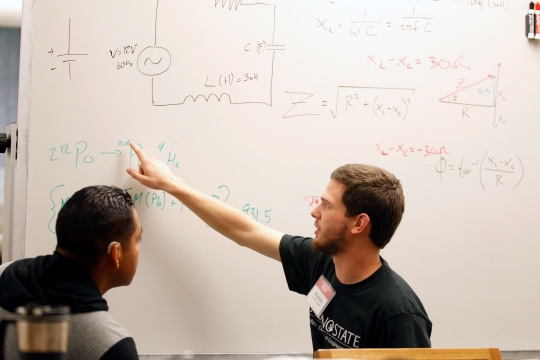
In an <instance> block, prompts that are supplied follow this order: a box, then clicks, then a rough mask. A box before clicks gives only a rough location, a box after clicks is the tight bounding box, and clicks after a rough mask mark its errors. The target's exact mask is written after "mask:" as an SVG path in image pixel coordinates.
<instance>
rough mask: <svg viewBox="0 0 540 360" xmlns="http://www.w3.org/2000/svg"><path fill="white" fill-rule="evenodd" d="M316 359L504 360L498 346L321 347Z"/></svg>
mask: <svg viewBox="0 0 540 360" xmlns="http://www.w3.org/2000/svg"><path fill="white" fill-rule="evenodd" d="M313 357H314V358H316V359H362V360H413V359H414V360H502V357H501V352H500V351H499V349H496V348H464V349H460V348H448V349H433V348H427V349H321V350H317V351H316V352H315V354H314V355H313Z"/></svg>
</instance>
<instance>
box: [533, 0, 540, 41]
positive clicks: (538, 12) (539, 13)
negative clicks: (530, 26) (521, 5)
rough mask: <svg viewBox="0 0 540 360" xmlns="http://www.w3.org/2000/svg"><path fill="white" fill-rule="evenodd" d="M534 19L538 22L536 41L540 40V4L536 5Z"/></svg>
mask: <svg viewBox="0 0 540 360" xmlns="http://www.w3.org/2000/svg"><path fill="white" fill-rule="evenodd" d="M534 18H535V20H536V26H535V35H534V38H535V39H536V40H540V3H538V2H537V3H536V6H535V10H534Z"/></svg>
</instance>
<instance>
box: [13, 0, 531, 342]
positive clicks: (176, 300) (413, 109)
mask: <svg viewBox="0 0 540 360" xmlns="http://www.w3.org/2000/svg"><path fill="white" fill-rule="evenodd" d="M527 9H528V2H526V1H512V2H510V1H507V0H489V1H485V0H475V1H472V0H463V1H461V0H439V1H436V0H400V1H397V0H395V1H388V0H387V1H369V0H357V1H345V0H326V1H322V0H316V1H314V0H309V1H308V0H286V1H285V0H271V1H267V2H264V3H260V2H248V1H241V0H199V1H186V0H184V1H180V0H144V1H142V0H116V1H104V0H93V1H82V0H77V1H74V0H72V1H67V0H47V1H39V0H34V1H33V2H32V1H30V2H25V9H24V15H23V49H22V51H23V54H25V57H24V58H23V60H24V59H26V60H25V61H26V63H25V64H26V65H25V66H22V67H21V69H22V70H21V76H22V84H21V86H22V90H21V94H22V95H21V96H22V100H23V102H22V103H23V108H22V109H21V110H22V111H20V114H21V115H20V118H19V135H20V139H19V142H20V143H19V150H20V154H19V157H20V161H21V162H22V163H23V164H27V166H26V167H25V169H26V170H27V171H26V172H25V171H22V172H21V174H19V176H21V179H22V180H21V181H22V182H20V184H23V185H24V184H25V185H26V187H25V189H24V190H25V191H21V190H20V189H19V191H18V193H17V196H19V199H20V201H19V202H18V204H19V211H24V212H25V214H26V220H25V221H26V222H25V224H26V225H25V228H24V232H25V233H26V235H25V238H24V252H25V256H29V257H32V256H36V255H39V254H47V253H50V252H51V251H52V249H53V248H54V246H55V234H54V223H55V220H56V213H57V212H58V210H59V209H60V207H61V206H62V203H63V202H64V201H66V199H67V198H68V197H69V196H70V195H71V194H73V192H75V191H76V190H78V189H80V188H82V187H84V186H87V185H92V184H112V185H116V186H119V187H122V188H124V189H129V190H128V191H129V192H130V193H131V194H132V195H133V196H134V199H135V202H136V208H137V211H138V212H139V216H140V219H141V222H142V225H143V228H144V234H143V243H142V248H141V254H140V261H139V269H138V272H137V275H136V277H135V280H134V282H133V284H132V285H131V286H129V287H127V288H121V289H113V290H111V291H110V292H109V293H107V294H106V299H107V300H108V302H109V305H110V308H111V313H112V314H113V316H114V317H115V318H116V319H117V320H118V321H119V322H120V323H122V324H123V325H124V326H125V327H126V328H128V329H129V330H130V331H131V332H132V333H133V336H134V338H135V340H136V343H137V346H138V349H139V351H140V352H141V353H175V352H181V351H184V350H188V349H189V350H191V351H195V352H210V353H214V352H223V353H227V352H282V353H289V352H304V353H305V352H310V351H311V341H310V335H309V321H308V306H307V304H306V303H305V300H304V297H303V296H300V295H298V294H295V293H292V292H289V291H288V290H287V285H286V282H285V278H284V275H283V271H282V269H281V265H280V264H279V263H278V262H275V261H273V260H270V259H266V258H264V257H262V256H260V255H258V254H256V253H253V252H251V251H249V250H247V249H245V248H241V247H239V246H237V245H235V244H234V243H232V242H230V241H228V240H226V239H224V238H222V237H221V236H220V235H217V234H216V233H215V232H214V231H213V230H211V229H210V228H208V227H207V226H206V225H205V224H204V223H203V222H201V221H200V220H199V219H198V218H196V216H194V215H193V213H191V212H190V211H189V210H188V209H186V208H185V207H183V205H182V204H181V203H179V202H178V201H177V200H175V199H173V198H171V197H170V196H169V195H167V194H165V193H163V192H160V191H152V190H149V189H147V188H144V187H142V186H140V185H138V184H137V183H135V182H134V181H133V180H132V179H130V178H129V177H128V176H127V174H126V173H125V169H126V168H127V167H130V166H131V167H134V166H136V165H137V161H136V157H135V156H134V154H133V153H131V152H130V151H129V147H128V141H129V140H132V141H134V142H136V143H137V144H139V146H141V147H142V148H143V150H144V151H145V152H146V153H147V154H148V155H149V156H152V157H156V158H159V159H161V160H163V161H165V162H167V163H168V165H169V166H170V167H171V168H172V170H173V171H174V173H175V174H177V175H178V176H181V177H182V178H183V179H184V180H185V181H186V182H187V183H188V184H190V185H192V186H194V187H195V188H197V189H199V190H201V191H203V192H205V193H207V194H209V195H211V196H214V197H216V198H217V199H219V200H220V201H223V202H226V203H227V204H230V205H231V206H233V207H235V208H238V209H240V210H243V211H245V212H246V213H247V214H248V216H252V217H254V218H256V219H257V220H258V221H260V222H262V223H265V224H267V225H268V226H271V227H273V228H275V229H278V230H280V231H283V232H285V233H290V234H295V235H305V236H311V235H312V234H313V231H314V226H313V219H312V218H311V217H310V211H311V209H312V207H313V206H315V204H316V203H317V202H318V200H319V198H318V196H320V194H321V193H322V191H323V190H324V188H325V186H326V184H327V182H328V180H329V176H330V173H331V171H333V170H334V169H335V168H336V167H338V166H340V165H343V164H346V163H366V164H373V165H377V166H380V167H382V168H384V169H387V170H388V171H390V172H392V173H394V174H395V175H396V176H397V177H398V178H399V179H400V180H401V181H402V183H403V187H404V191H405V196H406V210H405V214H404V217H403V220H402V223H401V225H400V227H399V228H398V230H397V232H396V234H395V236H394V238H393V240H392V241H391V243H390V244H389V245H388V247H387V248H386V249H384V250H383V251H382V256H383V257H384V258H385V260H387V261H388V262H389V264H390V266H391V267H392V268H393V269H394V270H395V271H397V272H398V273H399V274H400V275H402V276H403V277H404V278H405V279H406V280H407V281H408V283H409V284H410V285H411V286H412V287H413V289H414V290H415V291H416V292H417V294H418V295H419V297H420V298H421V299H422V301H423V303H424V305H425V308H426V310H427V312H428V314H429V316H430V318H431V320H432V321H433V334H432V344H433V346H434V347H488V346H489V347H498V348H500V349H502V350H532V349H537V348H538V344H540V327H539V326H538V324H539V323H540V306H538V299H539V298H540V281H538V275H539V274H540V241H539V240H538V239H539V237H538V234H540V222H539V221H538V211H537V206H538V205H537V204H538V203H539V201H540V188H539V186H538V181H539V180H540V162H539V161H538V160H537V155H538V154H539V153H540V142H539V141H538V134H539V131H540V121H538V119H539V116H538V112H539V110H538V101H539V100H540V97H539V94H540V84H539V83H540V81H539V79H540V46H539V44H540V41H536V42H534V41H531V40H528V39H527V38H526V36H525V24H524V23H525V21H524V20H525V15H526V12H527ZM19 165H20V164H19ZM25 176H27V180H26V178H25ZM21 194H23V195H24V196H23V195H21ZM21 208H22V209H23V210H20V209H21ZM19 241H23V240H22V239H20V240H19Z"/></svg>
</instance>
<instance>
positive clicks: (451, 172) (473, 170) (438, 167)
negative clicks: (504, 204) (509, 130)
mask: <svg viewBox="0 0 540 360" xmlns="http://www.w3.org/2000/svg"><path fill="white" fill-rule="evenodd" d="M435 171H436V172H437V173H438V174H439V178H440V182H441V184H444V181H445V179H448V178H449V177H452V176H454V177H459V178H461V179H463V178H468V177H477V178H478V179H479V182H480V185H481V187H482V189H484V190H486V191H487V190H496V189H512V190H515V189H516V188H517V187H518V186H519V185H520V184H521V182H522V180H523V177H524V174H525V169H524V166H523V162H522V161H521V159H520V157H519V156H518V155H517V154H513V155H502V156H501V155H495V154H492V153H489V152H487V153H486V154H485V155H484V156H483V157H482V158H481V159H474V160H466V159H463V158H461V159H459V160H456V161H453V160H451V159H450V158H449V157H447V156H443V155H441V156H440V157H439V159H438V160H437V162H436V164H435Z"/></svg>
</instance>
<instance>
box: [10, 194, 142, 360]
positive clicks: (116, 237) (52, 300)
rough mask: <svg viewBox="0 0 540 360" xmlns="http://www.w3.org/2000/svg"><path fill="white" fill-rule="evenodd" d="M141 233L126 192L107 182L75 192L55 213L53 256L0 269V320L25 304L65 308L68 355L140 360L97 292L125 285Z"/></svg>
mask: <svg viewBox="0 0 540 360" xmlns="http://www.w3.org/2000/svg"><path fill="white" fill-rule="evenodd" d="M141 233H142V228H141V225H140V223H139V218H138V215H137V212H136V211H135V209H134V207H133V202H132V199H131V196H130V195H129V194H128V193H126V192H124V191H122V190H120V189H119V188H116V187H112V186H89V187H86V188H84V189H81V190H79V191H77V192H76V193H75V194H73V196H72V197H71V198H69V200H68V201H67V202H66V203H65V205H64V206H63V207H62V209H61V210H60V211H59V213H58V219H57V221H56V236H57V246H56V251H55V252H54V253H53V254H52V255H46V256H38V257H36V258H31V259H23V260H18V261H15V262H11V263H7V264H3V265H2V266H0V317H2V316H6V315H7V314H8V313H13V312H14V311H15V309H16V308H17V307H19V306H24V305H26V304H28V303H34V304H38V305H50V306H58V305H68V306H69V307H70V309H71V314H72V316H71V322H70V333H69V345H68V359H77V360H81V359H88V360H97V359H102V360H106V359H117V360H118V359H120V360H123V359H126V360H128V359H129V360H135V359H139V356H138V354H137V348H136V347H135V342H134V341H133V338H132V337H131V335H130V334H129V333H128V331H127V330H126V329H125V328H123V327H122V326H121V325H120V324H118V323H117V322H116V321H115V320H114V319H113V318H112V316H111V315H110V314H109V312H108V309H109V307H108V306H107V301H106V300H105V299H104V298H103V296H102V295H103V294H105V293H106V292H107V291H108V290H109V289H112V288H115V287H118V286H126V285H129V284H130V283H131V280H132V279H133V276H134V275H135V272H136V270H137V262H138V258H139V241H140V240H141ZM8 335H9V336H10V338H11V341H10V340H9V337H8V342H7V344H6V347H7V351H6V352H7V355H6V358H8V359H14V358H15V359H16V358H18V356H17V354H16V347H15V344H14V341H15V338H14V331H11V334H8Z"/></svg>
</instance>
